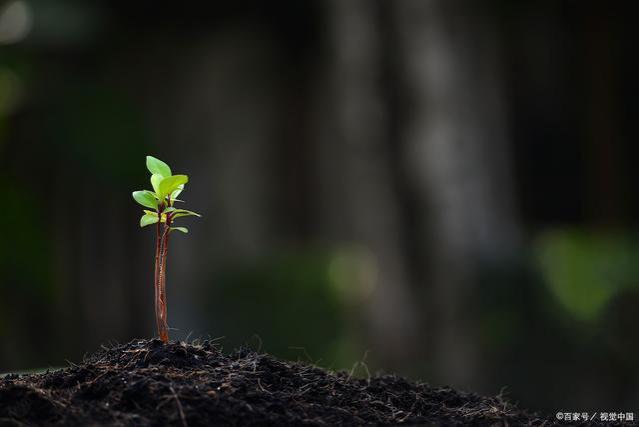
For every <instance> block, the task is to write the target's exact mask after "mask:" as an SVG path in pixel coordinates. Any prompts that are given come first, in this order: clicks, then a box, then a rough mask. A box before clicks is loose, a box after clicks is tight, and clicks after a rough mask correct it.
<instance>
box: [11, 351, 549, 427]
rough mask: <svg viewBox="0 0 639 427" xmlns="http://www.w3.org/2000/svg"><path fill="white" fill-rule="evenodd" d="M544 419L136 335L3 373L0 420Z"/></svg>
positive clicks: (488, 403)
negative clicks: (54, 363)
mask: <svg viewBox="0 0 639 427" xmlns="http://www.w3.org/2000/svg"><path fill="white" fill-rule="evenodd" d="M403 423H405V424H422V425H423V424H426V425H478V426H493V425H495V426H501V425H503V426H507V425H509V426H517V425H529V426H541V425H552V422H551V421H549V420H547V419H544V418H542V417H538V416H536V415H534V414H531V413H528V412H526V411H522V410H520V409H517V408H516V407H515V406H514V405H512V404H511V403H509V402H507V401H505V400H503V399H502V398H500V397H482V396H478V395H476V394H472V393H462V392H458V391H455V390H453V389H451V388H448V387H441V388H437V387H430V386H429V385H427V384H423V383H414V382H410V381H407V380H405V379H403V378H400V377H396V376H392V375H383V376H374V377H371V378H369V379H360V378H354V377H351V376H350V375H349V373H347V372H336V373H335V372H330V371H327V370H324V369H321V368H318V367H315V366H311V365H307V364H303V363H296V362H287V361H282V360H278V359H275V358H273V357H271V356H269V355H266V354H258V353H255V352H253V351H250V350H247V349H241V350H238V351H235V352H234V353H231V354H224V353H222V352H221V351H220V349H219V347H217V346H216V345H215V344H214V343H212V342H209V341H203V342H199V343H194V344H185V343H178V342H171V343H169V344H166V345H164V344H162V342H161V341H159V340H134V341H131V342H130V343H128V344H123V345H118V346H115V347H113V348H109V349H106V348H105V349H103V350H101V351H99V352H97V353H95V354H93V355H91V356H89V357H87V358H85V360H84V361H83V363H81V364H79V365H72V366H70V367H68V368H65V369H62V370H57V371H52V372H47V373H42V374H29V375H7V376H5V377H4V378H2V379H0V426H19V425H65V426H86V425H115V426H118V425H133V426H163V425H175V426H191V427H194V426H211V425H259V426H282V425H309V426H326V425H339V424H341V425H358V424H359V425H361V424H384V425H396V424H403Z"/></svg>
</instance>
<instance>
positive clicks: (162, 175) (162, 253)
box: [133, 156, 201, 343]
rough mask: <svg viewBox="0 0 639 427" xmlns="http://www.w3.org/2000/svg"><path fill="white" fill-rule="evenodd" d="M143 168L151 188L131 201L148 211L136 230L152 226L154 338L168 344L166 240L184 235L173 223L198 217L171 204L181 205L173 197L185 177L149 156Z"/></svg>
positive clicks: (178, 190)
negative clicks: (155, 327)
mask: <svg viewBox="0 0 639 427" xmlns="http://www.w3.org/2000/svg"><path fill="white" fill-rule="evenodd" d="M146 167H147V169H148V170H149V172H151V186H152V187H153V191H150V190H142V191H134V192H133V199H134V200H135V201H136V202H138V203H139V204H141V205H142V206H144V207H145V208H149V209H152V210H147V209H145V210H144V215H142V218H140V227H146V226H147V225H153V224H155V225H156V227H155V230H156V231H155V233H156V243H155V275H154V278H153V288H154V289H155V320H156V323H157V327H158V335H159V336H160V339H161V340H162V341H163V342H165V343H166V342H168V341H169V326H168V324H167V320H166V314H167V310H166V260H167V256H168V254H169V236H170V235H171V233H172V232H173V231H179V232H182V233H188V232H189V230H188V229H187V228H186V227H173V223H174V221H175V220H176V219H178V218H181V217H185V216H198V217H199V216H201V215H200V214H198V213H195V212H192V211H188V210H186V209H176V208H175V207H174V206H173V204H174V203H175V202H182V200H179V199H178V198H177V197H178V196H179V195H180V193H182V191H183V190H184V185H185V184H186V183H187V182H189V177H188V176H186V175H172V173H171V168H170V167H169V165H167V164H166V163H164V162H163V161H161V160H159V159H156V158H155V157H152V156H146Z"/></svg>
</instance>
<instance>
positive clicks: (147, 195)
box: [133, 191, 158, 209]
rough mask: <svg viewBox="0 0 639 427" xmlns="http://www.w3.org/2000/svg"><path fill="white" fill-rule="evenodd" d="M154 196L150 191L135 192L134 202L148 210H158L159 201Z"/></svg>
mask: <svg viewBox="0 0 639 427" xmlns="http://www.w3.org/2000/svg"><path fill="white" fill-rule="evenodd" d="M152 194H153V193H151V192H150V191H134V192H133V200H135V201H136V202H138V203H139V204H141V205H142V206H144V207H146V208H151V209H156V208H157V207H158V201H157V199H156V198H155V197H153V195H152Z"/></svg>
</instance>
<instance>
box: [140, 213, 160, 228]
mask: <svg viewBox="0 0 639 427" xmlns="http://www.w3.org/2000/svg"><path fill="white" fill-rule="evenodd" d="M145 212H146V211H145ZM157 222H158V214H156V213H155V212H154V213H153V214H148V213H147V214H144V215H142V218H140V227H146V226H147V225H151V224H155V223H157Z"/></svg>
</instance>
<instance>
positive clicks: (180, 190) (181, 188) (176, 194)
mask: <svg viewBox="0 0 639 427" xmlns="http://www.w3.org/2000/svg"><path fill="white" fill-rule="evenodd" d="M182 191H184V184H180V185H178V187H177V190H175V191H174V192H172V193H171V200H174V199H177V197H178V196H179V195H180V193H181V192H182Z"/></svg>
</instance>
